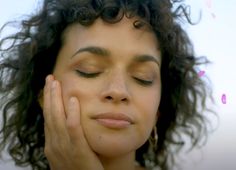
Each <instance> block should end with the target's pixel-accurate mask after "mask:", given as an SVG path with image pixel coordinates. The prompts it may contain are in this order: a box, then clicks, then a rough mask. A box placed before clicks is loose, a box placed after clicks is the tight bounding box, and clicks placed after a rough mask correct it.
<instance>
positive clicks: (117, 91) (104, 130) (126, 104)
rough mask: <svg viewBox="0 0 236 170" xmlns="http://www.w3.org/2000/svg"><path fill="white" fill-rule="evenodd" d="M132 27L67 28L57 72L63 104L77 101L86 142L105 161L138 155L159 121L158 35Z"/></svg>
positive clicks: (97, 24)
mask: <svg viewBox="0 0 236 170" xmlns="http://www.w3.org/2000/svg"><path fill="white" fill-rule="evenodd" d="M133 22H134V19H127V18H124V19H122V20H121V21H120V22H119V23H116V24H108V23H105V22H104V21H102V20H101V19H97V20H96V22H95V23H94V24H93V25H92V26H90V27H84V26H82V25H80V24H74V25H72V26H70V27H68V28H67V29H66V31H65V33H64V36H63V42H64V43H63V47H62V48H61V50H60V52H59V55H58V58H57V61H56V65H55V68H54V72H53V74H54V76H55V78H56V79H57V80H59V81H60V82H61V85H62V93H63V100H64V103H68V100H69V98H70V97H71V96H75V97H77V99H78V100H79V103H80V109H81V110H80V114H81V124H82V127H83V130H84V133H85V136H86V139H87V141H88V143H89V145H90V147H91V148H92V149H93V150H94V151H95V152H96V153H97V154H100V155H104V156H116V155H121V154H125V153H129V152H132V151H135V150H136V149H137V148H139V147H140V146H141V145H142V144H144V143H145V141H146V140H147V139H148V137H149V135H150V133H151V131H152V129H153V126H154V125H155V122H156V119H157V111H158V107H159V103H160V95H161V77H160V64H161V53H160V51H159V48H158V41H157V39H156V38H155V35H154V33H153V32H151V31H150V30H147V28H145V29H144V28H143V29H136V28H134V26H133ZM78 114H79V113H78Z"/></svg>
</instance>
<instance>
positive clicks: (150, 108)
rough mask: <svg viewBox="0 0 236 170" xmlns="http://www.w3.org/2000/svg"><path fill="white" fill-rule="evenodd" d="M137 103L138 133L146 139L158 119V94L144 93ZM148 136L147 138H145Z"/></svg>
mask: <svg viewBox="0 0 236 170" xmlns="http://www.w3.org/2000/svg"><path fill="white" fill-rule="evenodd" d="M138 101H139V102H137V103H136V104H137V106H138V108H137V110H138V111H139V113H140V114H139V120H140V122H139V123H140V131H141V133H142V135H145V136H146V137H148V136H149V134H150V133H151V131H152V129H153V127H154V125H155V124H156V120H157V118H158V107H159V104H160V93H159V92H154V93H151V92H150V93H146V95H143V96H142V97H141V98H139V100H138ZM147 135H148V136H147Z"/></svg>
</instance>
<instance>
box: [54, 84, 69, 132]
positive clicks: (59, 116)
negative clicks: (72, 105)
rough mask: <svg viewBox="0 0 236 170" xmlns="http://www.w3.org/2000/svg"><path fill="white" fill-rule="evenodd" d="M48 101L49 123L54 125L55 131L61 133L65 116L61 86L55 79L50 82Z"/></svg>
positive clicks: (63, 129)
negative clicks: (49, 108)
mask: <svg viewBox="0 0 236 170" xmlns="http://www.w3.org/2000/svg"><path fill="white" fill-rule="evenodd" d="M50 102H51V106H50V107H51V112H50V116H51V122H50V123H51V124H52V126H54V130H55V131H58V132H59V133H62V132H64V131H65V121H66V116H65V109H64V104H63V100H62V92H61V87H60V83H59V82H58V81H57V80H54V81H53V82H52V83H51V96H50Z"/></svg>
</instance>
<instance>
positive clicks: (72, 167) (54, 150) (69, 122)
mask: <svg viewBox="0 0 236 170" xmlns="http://www.w3.org/2000/svg"><path fill="white" fill-rule="evenodd" d="M43 103H44V105H43V108H44V118H45V139H46V143H45V146H46V147H45V155H46V157H47V159H48V160H49V164H50V168H51V170H64V169H68V170H78V169H81V170H83V169H86V170H95V169H96V170H104V167H103V165H102V163H101V162H100V160H99V158H98V156H97V155H96V154H95V153H94V152H93V151H92V150H91V148H90V146H89V145H88V143H87V141H86V139H85V137H84V133H83V128H82V127H81V124H80V114H78V113H79V112H80V108H79V102H78V100H77V99H76V98H75V97H72V98H71V99H70V101H69V103H68V106H67V109H65V108H64V106H63V101H62V94H61V85H60V83H59V82H58V81H57V80H55V79H54V77H53V76H52V75H49V76H48V77H47V79H46V85H45V88H44V102H43ZM65 110H66V112H65ZM75 127H76V128H75ZM55 155H56V156H55ZM87 160H89V161H87ZM91 162H92V163H91ZM133 165H134V164H133ZM117 167H118V166H117ZM119 168H120V167H119ZM119 168H118V169H119ZM114 170H115V169H114ZM127 170H145V168H143V167H140V166H132V167H130V169H127Z"/></svg>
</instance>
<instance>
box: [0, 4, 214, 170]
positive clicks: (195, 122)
mask: <svg viewBox="0 0 236 170" xmlns="http://www.w3.org/2000/svg"><path fill="white" fill-rule="evenodd" d="M124 16H126V17H128V18H132V17H138V18H139V19H138V20H136V21H135V22H134V23H133V25H134V27H135V28H137V29H139V28H140V27H142V26H143V25H144V24H147V25H149V26H150V27H151V28H152V30H153V31H154V33H155V36H156V38H157V39H158V41H159V42H160V49H161V53H162V67H161V81H162V92H161V94H162V95H161V102H160V106H159V112H160V116H159V119H158V121H157V123H156V127H157V131H158V143H157V145H158V147H157V149H155V150H154V149H152V148H151V149H150V144H149V142H148V141H147V142H146V143H145V144H144V145H143V146H141V148H139V149H138V150H137V151H136V161H137V162H138V163H140V165H142V166H144V167H148V166H152V167H159V168H160V169H162V170H168V169H171V168H172V167H173V166H174V165H175V163H176V162H175V159H176V155H177V152H178V151H179V150H180V149H181V148H183V147H184V146H185V142H186V141H190V143H191V146H190V148H193V147H195V146H198V145H199V144H201V143H202V141H203V140H205V139H206V138H207V132H208V126H207V117H206V115H204V113H205V112H204V111H208V110H209V109H208V107H207V105H206V100H207V99H208V97H209V98H211V96H212V94H211V93H212V92H211V89H210V88H209V87H207V85H206V82H204V81H203V80H202V79H201V78H200V77H199V76H198V72H197V69H196V68H197V66H199V65H201V64H206V63H208V60H207V59H206V58H205V57H196V56H195V54H194V50H193V45H192V43H191V41H190V39H189V37H188V35H187V33H186V32H185V31H184V30H183V28H182V27H181V25H180V22H182V21H183V20H185V21H187V22H188V23H190V24H192V23H191V20H190V16H189V13H188V6H187V5H185V4H184V3H183V2H182V0H44V3H43V6H42V8H41V9H40V11H38V12H37V13H36V14H34V15H32V16H31V17H30V18H28V19H27V20H23V21H22V22H21V24H20V25H21V30H20V31H18V32H17V33H15V34H12V35H10V36H7V37H5V38H2V40H0V54H1V60H0V94H1V102H0V103H1V110H2V117H3V121H2V127H1V129H0V133H1V136H0V137H1V138H0V150H4V149H5V148H6V146H7V150H8V152H9V154H10V155H11V157H12V158H13V160H14V161H15V163H16V165H19V166H27V165H30V166H31V167H32V169H34V170H38V169H49V165H48V162H47V159H46V157H45V155H44V144H45V143H44V142H45V136H44V118H43V114H42V108H41V107H40V104H39V102H38V98H39V95H40V92H41V90H42V89H43V87H44V84H45V77H46V76H47V75H48V74H50V73H52V71H53V68H54V65H55V61H56V59H57V55H58V52H59V50H60V48H61V47H62V45H63V36H62V35H63V32H64V30H65V29H66V28H67V27H68V26H69V25H71V24H73V23H79V24H82V25H84V26H87V27H89V26H90V25H92V24H93V22H94V21H95V20H96V19H97V18H101V19H103V20H104V21H106V22H108V23H111V24H113V23H117V22H119V21H120V20H121V19H122V18H123V17H124ZM8 24H10V23H7V24H6V25H4V26H3V27H2V29H1V32H2V31H3V29H4V28H6V26H8ZM6 44H10V45H8V47H7V48H4V47H5V46H4V45H6Z"/></svg>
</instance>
